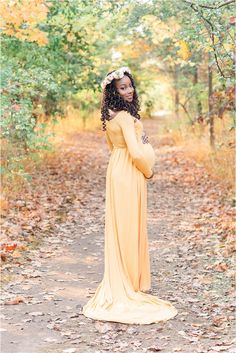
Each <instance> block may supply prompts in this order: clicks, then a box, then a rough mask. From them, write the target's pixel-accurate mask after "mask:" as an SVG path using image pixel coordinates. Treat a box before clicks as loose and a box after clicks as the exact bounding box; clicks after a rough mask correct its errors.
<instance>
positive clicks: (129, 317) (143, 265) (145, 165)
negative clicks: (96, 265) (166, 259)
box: [82, 67, 177, 324]
mask: <svg viewBox="0 0 236 353" xmlns="http://www.w3.org/2000/svg"><path fill="white" fill-rule="evenodd" d="M102 88H103V100H102V107H101V112H102V117H101V120H102V123H103V130H104V131H105V132H106V139H107V143H108V146H109V149H110V151H111V155H110V160H109V163H108V168H107V174H106V206H105V247H104V256H105V266H104V276H103V279H102V281H101V283H100V284H99V286H98V287H97V289H96V291H95V294H94V295H93V297H92V298H90V299H89V301H88V302H87V304H86V305H85V306H84V307H83V310H82V313H83V314H84V315H85V316H87V317H89V318H92V319H95V320H104V321H115V322H122V323H127V324H150V323H154V322H159V321H165V320H168V319H170V318H172V317H174V316H175V315H176V314H177V310H176V308H175V307H174V306H173V305H172V304H171V303H170V302H168V301H165V300H162V299H159V298H157V297H155V296H153V295H151V294H148V293H146V292H147V291H148V290H149V289H150V285H151V278H150V277H151V276H150V260H149V252H148V236H147V179H150V178H152V177H153V174H154V173H153V166H154V163H155V153H154V150H153V148H152V146H151V145H150V144H149V143H148V138H147V136H146V134H145V132H144V131H143V125H142V123H141V121H140V115H139V114H138V110H139V107H140V106H139V101H138V96H137V92H136V88H135V83H134V80H133V77H132V76H131V72H130V70H129V68H127V67H122V68H120V69H119V70H116V71H112V72H110V73H108V74H107V76H106V78H105V79H104V81H103V82H102Z"/></svg>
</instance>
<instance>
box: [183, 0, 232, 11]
mask: <svg viewBox="0 0 236 353" xmlns="http://www.w3.org/2000/svg"><path fill="white" fill-rule="evenodd" d="M184 2H185V3H186V4H189V5H197V6H199V7H202V8H204V9H210V10H217V9H220V8H221V7H223V6H227V5H230V4H233V3H235V0H228V1H226V2H223V3H222V4H220V5H218V6H208V5H200V4H196V3H193V2H191V1H187V0H184Z"/></svg>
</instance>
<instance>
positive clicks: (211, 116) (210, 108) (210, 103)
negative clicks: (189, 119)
mask: <svg viewBox="0 0 236 353" xmlns="http://www.w3.org/2000/svg"><path fill="white" fill-rule="evenodd" d="M210 62H211V53H210V52H209V53H208V114H209V123H210V144H211V147H212V148H215V130H214V114H213V100H212V91H213V89H212V64H211V63H210Z"/></svg>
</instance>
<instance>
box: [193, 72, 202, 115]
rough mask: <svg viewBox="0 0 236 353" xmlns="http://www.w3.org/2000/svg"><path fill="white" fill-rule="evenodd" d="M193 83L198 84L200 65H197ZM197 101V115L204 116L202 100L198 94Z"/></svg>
mask: <svg viewBox="0 0 236 353" xmlns="http://www.w3.org/2000/svg"><path fill="white" fill-rule="evenodd" d="M193 84H194V85H197V84H198V66H195V70H194V77H193ZM196 102H197V107H196V108H197V116H198V117H201V116H202V102H201V101H200V99H199V96H198V95H197V97H196Z"/></svg>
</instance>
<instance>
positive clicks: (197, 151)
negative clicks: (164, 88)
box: [161, 118, 235, 190]
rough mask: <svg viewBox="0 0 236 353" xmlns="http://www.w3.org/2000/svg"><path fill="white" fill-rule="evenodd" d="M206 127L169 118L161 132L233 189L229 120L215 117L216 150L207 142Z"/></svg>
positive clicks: (231, 136)
mask: <svg viewBox="0 0 236 353" xmlns="http://www.w3.org/2000/svg"><path fill="white" fill-rule="evenodd" d="M208 130H209V126H208V125H206V126H202V125H200V124H196V125H194V126H191V125H189V124H188V122H187V121H186V120H185V119H181V120H179V121H177V120H176V119H174V118H172V119H168V120H167V121H166V123H165V124H164V126H163V127H162V132H161V134H166V135H167V136H169V137H170V138H171V140H172V141H173V144H174V145H177V146H183V147H184V152H185V154H186V155H187V156H189V157H191V158H193V159H194V160H195V161H197V162H198V163H200V164H202V165H203V166H204V167H205V168H206V170H207V171H208V172H209V173H210V174H211V176H212V177H213V178H214V179H217V180H219V181H220V182H222V183H224V184H225V186H226V187H227V188H228V189H229V190H234V188H235V149H234V147H235V135H234V131H229V130H230V124H229V121H227V120H226V119H225V120H221V119H216V120H215V138H216V144H215V149H212V148H211V146H210V142H209V132H208Z"/></svg>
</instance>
